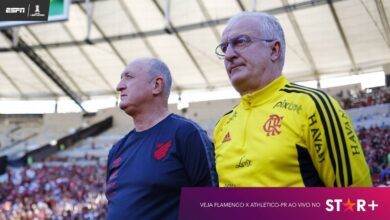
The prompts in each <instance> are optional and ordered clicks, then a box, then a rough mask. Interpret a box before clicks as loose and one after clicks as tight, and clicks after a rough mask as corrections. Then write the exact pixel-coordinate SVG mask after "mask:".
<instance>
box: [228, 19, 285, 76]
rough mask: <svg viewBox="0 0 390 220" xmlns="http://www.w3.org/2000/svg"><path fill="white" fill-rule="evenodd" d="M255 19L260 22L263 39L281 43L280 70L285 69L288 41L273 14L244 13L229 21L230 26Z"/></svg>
mask: <svg viewBox="0 0 390 220" xmlns="http://www.w3.org/2000/svg"><path fill="white" fill-rule="evenodd" d="M247 17H251V18H255V19H257V20H258V21H259V24H260V26H259V27H260V31H261V33H263V34H264V36H262V37H263V38H268V39H276V40H279V41H280V44H281V51H280V68H281V69H283V66H284V60H285V56H286V41H285V39H284V33H283V28H282V26H281V25H280V23H279V21H278V19H277V18H276V17H274V16H273V15H271V14H268V13H264V12H242V13H240V14H238V15H236V16H234V17H232V18H230V19H229V21H228V25H229V24H230V23H232V22H235V21H237V20H239V19H241V18H247Z"/></svg>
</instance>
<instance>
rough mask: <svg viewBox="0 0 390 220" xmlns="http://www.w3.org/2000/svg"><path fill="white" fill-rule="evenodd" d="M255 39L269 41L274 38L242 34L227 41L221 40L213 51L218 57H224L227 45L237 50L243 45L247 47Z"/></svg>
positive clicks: (242, 47)
mask: <svg viewBox="0 0 390 220" xmlns="http://www.w3.org/2000/svg"><path fill="white" fill-rule="evenodd" d="M255 41H265V42H268V43H270V42H272V41H274V40H273V39H262V38H257V37H250V36H248V35H245V34H242V35H238V36H237V37H234V38H232V39H230V40H229V41H228V42H223V43H221V44H220V45H218V46H217V47H216V48H215V53H216V54H217V56H218V58H219V59H224V58H225V53H226V50H227V48H228V47H229V45H230V46H231V47H232V49H233V50H235V51H237V50H241V49H244V48H245V47H248V46H249V45H250V44H252V43H253V42H255Z"/></svg>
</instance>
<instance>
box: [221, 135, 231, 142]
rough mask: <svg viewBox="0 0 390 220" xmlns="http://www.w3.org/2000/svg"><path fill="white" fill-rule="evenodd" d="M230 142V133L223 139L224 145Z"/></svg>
mask: <svg viewBox="0 0 390 220" xmlns="http://www.w3.org/2000/svg"><path fill="white" fill-rule="evenodd" d="M230 140H231V138H230V132H228V133H226V135H225V137H224V138H223V141H222V143H225V142H228V141H230Z"/></svg>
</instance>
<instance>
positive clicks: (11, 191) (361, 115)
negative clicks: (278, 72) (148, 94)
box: [0, 99, 390, 219]
mask: <svg viewBox="0 0 390 220" xmlns="http://www.w3.org/2000/svg"><path fill="white" fill-rule="evenodd" d="M238 102H239V100H238V99H233V100H218V101H207V102H197V103H191V104H190V106H189V107H188V109H185V110H178V109H177V106H176V105H170V106H169V108H170V110H171V111H172V112H175V113H177V114H182V115H185V116H186V117H189V118H191V119H192V120H194V121H196V122H198V123H199V124H201V125H202V126H203V127H204V128H205V130H206V131H207V132H208V133H209V136H210V137H211V136H212V132H213V129H214V125H215V124H216V122H217V120H218V118H219V117H220V116H222V115H223V114H225V113H226V111H228V110H229V109H231V108H232V107H233V106H235V105H236V104H237V103H238ZM347 112H348V113H349V114H350V116H351V119H352V120H353V123H354V125H355V129H356V130H357V134H358V136H359V139H360V141H361V144H362V147H363V150H364V153H365V155H366V158H367V162H368V165H369V167H370V171H371V173H372V177H373V185H374V186H390V161H389V159H390V120H389V117H390V103H387V104H375V105H374V104H373V105H370V106H367V107H359V108H353V109H349V110H347ZM64 116H65V118H67V117H66V115H61V117H62V118H64ZM108 116H113V126H112V127H111V128H109V129H108V130H105V131H104V132H102V133H100V134H99V135H97V136H88V137H84V138H83V139H80V141H77V142H75V143H74V144H72V145H70V146H69V147H67V148H66V149H60V151H59V152H58V153H56V154H55V155H51V156H47V157H46V158H45V159H43V160H41V162H34V163H33V164H31V166H25V167H22V168H12V167H11V168H8V169H7V173H6V174H5V175H3V176H2V179H3V180H1V178H0V210H1V212H0V219H34V218H36V219H104V218H105V208H106V205H107V201H106V199H105V196H104V183H105V169H106V167H105V166H106V159H107V154H108V151H109V150H110V148H111V146H112V144H113V143H115V142H116V141H117V140H118V139H119V138H121V137H122V136H123V135H124V134H125V133H127V132H129V131H130V130H131V129H132V128H133V124H132V120H131V119H130V118H129V117H128V116H127V115H125V114H124V113H123V112H122V111H121V110H120V109H118V108H109V109H104V110H102V111H99V112H97V113H96V114H94V115H89V116H88V117H84V116H83V115H77V116H75V115H69V116H68V120H75V121H77V122H75V121H73V122H72V123H70V122H69V123H70V124H68V125H67V126H66V128H67V129H62V131H63V132H65V133H66V132H67V130H68V131H69V128H71V127H72V126H74V127H76V126H80V127H88V126H89V125H92V124H95V123H97V122H99V121H102V120H103V119H105V118H107V117H108ZM71 118H72V119H71ZM45 119H46V120H45ZM56 120H57V116H55V115H48V116H45V115H44V116H42V119H41V120H37V122H35V123H38V122H40V123H41V125H40V126H41V127H45V128H50V129H53V130H54V131H56V132H58V131H59V130H58V128H56V126H58V127H63V126H64V123H63V121H64V119H62V120H60V119H58V121H56ZM3 122H4V121H3ZM45 122H46V123H48V122H50V123H51V125H52V126H47V125H46V126H45ZM28 123H32V122H31V121H30V122H28ZM28 123H27V124H28ZM11 124H12V125H11V126H7V127H6V128H5V127H2V130H1V135H2V136H3V135H6V134H7V133H16V132H20V131H22V130H25V129H24V128H25V127H24V125H23V124H18V125H16V124H14V123H11ZM8 125H9V124H8ZM18 126H19V127H21V128H18ZM26 127H28V126H26ZM30 127H32V126H30ZM27 130H28V129H27ZM40 131H42V130H40ZM45 132H47V131H45ZM38 136H41V134H39V135H38ZM46 137H50V138H51V136H50V135H49V136H46ZM50 138H49V139H46V140H50ZM29 141H30V140H29ZM13 147H17V145H15V146H13Z"/></svg>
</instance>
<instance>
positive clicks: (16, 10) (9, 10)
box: [5, 8, 25, 14]
mask: <svg viewBox="0 0 390 220" xmlns="http://www.w3.org/2000/svg"><path fill="white" fill-rule="evenodd" d="M24 11H25V9H24V8H6V9H5V13H7V14H17V13H19V14H23V13H24Z"/></svg>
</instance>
